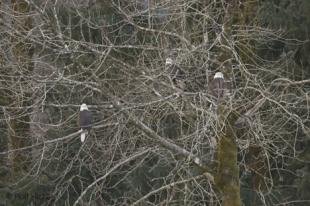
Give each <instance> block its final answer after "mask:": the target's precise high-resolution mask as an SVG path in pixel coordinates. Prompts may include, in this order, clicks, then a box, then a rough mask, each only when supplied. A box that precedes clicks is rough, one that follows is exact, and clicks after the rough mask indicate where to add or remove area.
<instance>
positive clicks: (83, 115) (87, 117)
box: [79, 103, 92, 142]
mask: <svg viewBox="0 0 310 206" xmlns="http://www.w3.org/2000/svg"><path fill="white" fill-rule="evenodd" d="M79 123H80V127H81V129H82V130H83V131H82V133H81V142H84V141H85V138H86V135H87V133H88V131H87V130H89V129H90V128H91V126H92V125H91V124H92V115H91V113H90V111H89V110H88V107H87V105H86V104H84V103H83V104H82V105H81V107H80V122H79Z"/></svg>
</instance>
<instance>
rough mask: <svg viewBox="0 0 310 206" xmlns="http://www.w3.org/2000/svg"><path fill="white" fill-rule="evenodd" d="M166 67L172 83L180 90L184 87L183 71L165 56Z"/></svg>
mask: <svg viewBox="0 0 310 206" xmlns="http://www.w3.org/2000/svg"><path fill="white" fill-rule="evenodd" d="M165 65H166V69H167V71H168V73H169V77H170V78H171V80H172V83H173V85H174V86H175V87H176V88H178V89H181V90H184V88H185V72H184V71H183V70H182V69H181V68H180V67H179V66H178V65H176V63H175V62H174V61H173V60H172V59H171V58H170V57H168V58H166V63H165Z"/></svg>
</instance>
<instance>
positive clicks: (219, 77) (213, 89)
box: [209, 72, 225, 101]
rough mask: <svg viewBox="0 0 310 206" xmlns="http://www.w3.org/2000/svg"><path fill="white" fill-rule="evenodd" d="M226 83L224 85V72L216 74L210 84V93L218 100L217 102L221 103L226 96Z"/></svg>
mask: <svg viewBox="0 0 310 206" xmlns="http://www.w3.org/2000/svg"><path fill="white" fill-rule="evenodd" d="M224 87H225V83H224V75H223V73H222V72H216V73H215V75H214V77H213V80H212V81H211V83H210V87H209V90H210V93H211V95H212V96H213V97H215V98H216V100H217V101H219V100H220V99H221V98H223V96H224V90H225V88H224Z"/></svg>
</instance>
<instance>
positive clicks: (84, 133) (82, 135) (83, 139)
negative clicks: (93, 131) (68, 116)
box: [81, 131, 87, 142]
mask: <svg viewBox="0 0 310 206" xmlns="http://www.w3.org/2000/svg"><path fill="white" fill-rule="evenodd" d="M86 135H87V131H83V132H82V133H81V142H84V141H85V138H86Z"/></svg>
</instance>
